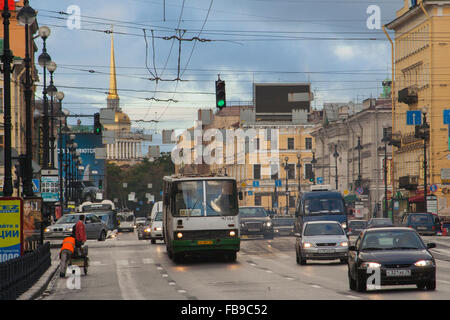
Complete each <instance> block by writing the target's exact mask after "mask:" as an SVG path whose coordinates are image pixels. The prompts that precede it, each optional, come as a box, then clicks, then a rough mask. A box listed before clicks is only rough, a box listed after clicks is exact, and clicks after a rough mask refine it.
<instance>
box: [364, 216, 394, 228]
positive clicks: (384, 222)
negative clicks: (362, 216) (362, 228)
mask: <svg viewBox="0 0 450 320" xmlns="http://www.w3.org/2000/svg"><path fill="white" fill-rule="evenodd" d="M393 226H394V224H393V223H392V220H391V219H389V218H372V219H370V220H369V222H368V223H367V228H373V227H393Z"/></svg>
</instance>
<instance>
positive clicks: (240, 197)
mask: <svg viewBox="0 0 450 320" xmlns="http://www.w3.org/2000/svg"><path fill="white" fill-rule="evenodd" d="M243 199H244V194H243V193H242V191H239V200H243Z"/></svg>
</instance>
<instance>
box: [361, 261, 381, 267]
mask: <svg viewBox="0 0 450 320" xmlns="http://www.w3.org/2000/svg"><path fill="white" fill-rule="evenodd" d="M361 268H381V264H379V263H378V262H363V263H361Z"/></svg>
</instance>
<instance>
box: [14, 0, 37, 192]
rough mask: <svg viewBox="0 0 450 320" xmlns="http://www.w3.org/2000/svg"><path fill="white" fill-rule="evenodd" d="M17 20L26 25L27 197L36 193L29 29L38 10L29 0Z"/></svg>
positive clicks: (25, 182)
mask: <svg viewBox="0 0 450 320" xmlns="http://www.w3.org/2000/svg"><path fill="white" fill-rule="evenodd" d="M17 20H18V21H19V22H20V23H21V24H23V25H25V84H24V85H25V90H24V96H25V146H26V152H25V156H26V158H25V168H24V170H25V174H24V181H23V191H24V193H25V197H32V196H33V195H34V193H33V186H32V179H33V166H32V159H33V139H32V122H33V118H32V117H33V115H32V108H31V97H32V94H33V92H32V90H31V87H32V85H33V83H32V80H31V58H30V35H29V29H30V25H32V24H33V23H34V21H35V20H36V11H35V10H34V9H33V8H31V7H30V6H29V4H28V0H25V1H24V6H23V7H22V9H20V11H19V13H18V14H17Z"/></svg>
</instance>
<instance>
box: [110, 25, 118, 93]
mask: <svg viewBox="0 0 450 320" xmlns="http://www.w3.org/2000/svg"><path fill="white" fill-rule="evenodd" d="M112 31H113V27H112V26H111V66H110V70H109V95H108V99H119V95H118V94H117V81H116V60H115V58H114V36H113V33H112Z"/></svg>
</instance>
